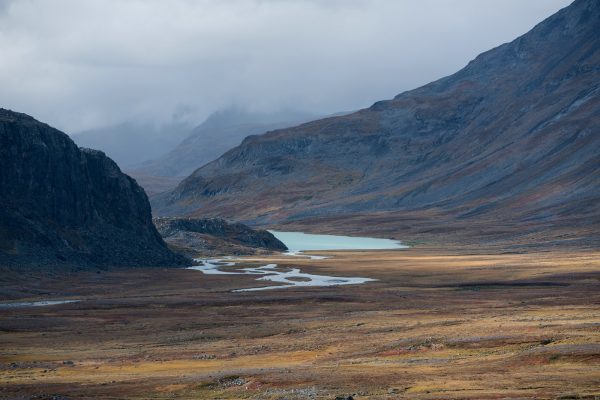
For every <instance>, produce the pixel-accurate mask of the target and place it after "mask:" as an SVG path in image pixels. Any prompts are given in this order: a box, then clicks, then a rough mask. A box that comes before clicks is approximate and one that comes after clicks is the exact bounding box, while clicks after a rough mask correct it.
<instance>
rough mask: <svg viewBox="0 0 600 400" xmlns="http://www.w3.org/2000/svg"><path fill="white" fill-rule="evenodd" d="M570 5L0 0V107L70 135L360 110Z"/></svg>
mask: <svg viewBox="0 0 600 400" xmlns="http://www.w3.org/2000/svg"><path fill="white" fill-rule="evenodd" d="M569 3H571V1H569V0H548V1H539V0H528V1H523V0H519V1H517V0H510V1H504V0H502V1H500V0H495V1H488V2H480V1H475V0H462V1H457V0H444V1H433V0H428V1H422V2H419V3H418V4H416V3H413V2H409V1H366V0H352V1H344V2H342V1H332V2H320V1H316V0H306V1H299V2H292V1H269V0H251V1H239V0H232V1H198V2H189V1H186V0H176V1H170V2H168V3H167V2H160V1H116V0H109V1H91V0H88V1H70V0H58V1H53V2H44V1H41V0H32V1H10V0H4V1H0V49H1V50H2V54H3V57H2V58H1V59H0V84H1V85H2V88H3V90H2V92H1V94H0V106H1V107H4V108H9V109H13V110H15V111H19V112H24V113H27V114H30V115H33V116H34V117H36V118H37V119H39V120H41V121H43V122H46V123H49V124H51V125H53V126H55V127H57V128H59V129H61V130H64V131H66V132H67V133H76V132H80V131H83V130H87V129H94V128H100V127H106V126H110V125H114V124H119V123H122V122H125V121H129V122H144V123H159V124H164V123H169V122H187V123H190V124H197V123H200V122H201V121H202V120H203V119H204V118H206V117H207V116H208V115H209V114H211V113H212V112H214V111H217V110H220V109H223V108H228V107H232V106H236V107H240V108H242V109H247V110H250V111H257V112H269V111H274V110H280V109H291V110H298V111H303V112H307V113H314V114H320V115H324V114H329V113H335V112H338V111H347V110H353V109H359V108H363V107H367V106H369V105H370V104H372V103H373V102H375V101H377V100H381V99H386V98H391V97H393V96H395V95H396V94H398V93H400V92H402V91H405V90H409V89H412V88H415V87H418V86H421V85H423V84H426V83H428V82H430V81H433V80H435V79H438V78H440V77H442V76H445V75H448V74H451V73H453V72H455V71H456V70H458V69H460V68H462V67H463V66H464V65H466V64H467V62H468V61H469V60H471V59H473V58H474V57H475V56H476V55H477V54H479V53H481V52H483V51H486V50H488V49H490V48H492V47H495V46H498V45H500V44H502V43H505V42H508V41H511V40H513V39H514V38H516V37H517V36H519V35H521V34H523V33H525V32H527V31H528V30H529V29H531V28H532V27H533V26H534V25H535V24H537V23H539V22H540V21H542V20H543V19H545V18H546V17H548V16H550V15H551V14H553V13H555V12H556V11H557V10H558V9H560V8H562V7H564V6H567V5H568V4H569ZM334 22H335V23H334Z"/></svg>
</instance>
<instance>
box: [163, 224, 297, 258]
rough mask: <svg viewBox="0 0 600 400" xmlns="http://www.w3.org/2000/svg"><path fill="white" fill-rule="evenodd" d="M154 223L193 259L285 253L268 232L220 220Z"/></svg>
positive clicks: (166, 236) (180, 249) (165, 236)
mask: <svg viewBox="0 0 600 400" xmlns="http://www.w3.org/2000/svg"><path fill="white" fill-rule="evenodd" d="M154 224H155V225H156V227H157V229H158V231H159V232H160V234H161V235H162V237H163V239H165V241H166V242H167V243H169V244H170V245H171V246H173V247H175V248H177V249H178V250H179V251H183V252H185V253H186V254H188V255H190V256H194V257H198V256H214V255H249V254H257V253H261V252H268V251H285V250H287V247H286V246H285V244H283V243H282V242H281V241H280V240H279V239H277V238H276V237H275V236H273V234H272V233H270V232H268V231H265V230H255V229H252V228H250V227H248V226H246V225H244V224H240V223H229V222H227V221H225V220H223V219H220V218H155V219H154Z"/></svg>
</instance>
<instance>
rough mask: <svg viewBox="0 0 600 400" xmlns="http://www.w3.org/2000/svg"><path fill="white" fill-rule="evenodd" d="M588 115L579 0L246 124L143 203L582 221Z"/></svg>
mask: <svg viewBox="0 0 600 400" xmlns="http://www.w3.org/2000/svg"><path fill="white" fill-rule="evenodd" d="M599 129H600V2H598V1H595V0H577V1H575V2H574V3H573V4H571V5H570V6H569V7H567V8H565V9H563V10H561V11H559V12H558V13H556V14H555V15H553V16H551V17H550V18H548V19H547V20H545V21H543V22H542V23H540V24H539V25H537V26H536V27H535V28H534V29H532V30H531V31H530V32H528V33H527V34H525V35H524V36H522V37H520V38H518V39H516V40H514V41H513V42H511V43H507V44H504V45H502V46H499V47H497V48H495V49H493V50H490V51H488V52H486V53H483V54H481V55H479V56H478V57H477V58H476V59H475V60H473V61H472V62H470V63H469V64H468V65H467V66H466V67H465V68H464V69H462V70H460V71H459V72H457V73H456V74H454V75H451V76H449V77H446V78H443V79H440V80H438V81H436V82H433V83H431V84H428V85H426V86H423V87H421V88H418V89H416V90H412V91H409V92H405V93H402V94H400V95H398V96H397V97H395V98H394V99H392V100H388V101H381V102H378V103H375V104H374V105H373V106H371V107H370V108H368V109H364V110H361V111H359V112H356V113H353V114H350V115H346V116H341V117H335V118H328V119H323V120H319V121H314V122H310V123H307V124H304V125H301V126H298V127H295V128H291V129H283V130H279V131H274V132H270V133H268V134H265V135H261V136H253V137H249V138H247V139H246V140H244V142H243V143H242V144H241V145H240V146H238V147H236V148H235V149H233V150H231V151H229V152H227V153H226V154H224V155H223V156H222V157H221V158H219V159H217V160H216V161H214V162H212V163H210V164H208V165H206V166H204V167H202V168H200V169H198V170H197V171H195V172H194V173H193V174H192V175H190V176H189V177H188V178H186V179H185V180H184V181H183V182H182V183H181V184H180V185H179V186H178V187H177V188H176V189H175V190H173V191H172V192H171V193H168V194H165V195H163V196H161V197H159V198H157V199H156V200H155V202H154V206H155V213H157V214H159V215H195V214H199V213H200V214H202V215H203V216H220V217H225V218H228V217H233V216H235V217H236V218H237V219H238V220H243V221H245V222H249V223H253V224H259V225H260V224H262V225H275V224H286V223H287V224H295V225H296V226H299V225H301V224H302V223H306V224H310V226H311V227H312V228H311V229H313V230H315V229H318V230H323V229H324V230H327V229H330V227H334V226H335V227H343V226H345V227H351V228H352V229H354V230H356V231H360V232H363V233H364V232H368V231H371V232H373V233H380V234H381V233H383V232H385V233H386V234H390V233H399V232H401V231H406V230H410V229H412V230H415V231H419V229H420V228H419V226H422V227H424V228H423V229H421V230H420V231H421V232H425V231H428V232H434V231H436V232H445V231H452V230H453V229H454V230H455V231H456V229H458V228H457V227H459V226H460V227H463V228H464V227H466V226H471V225H477V226H478V227H479V228H478V229H475V230H472V231H471V236H481V235H482V233H484V234H487V233H489V232H490V231H491V230H496V227H498V226H500V225H502V226H504V227H506V230H507V232H510V233H511V234H513V235H514V233H515V232H516V231H518V230H520V229H523V230H528V229H534V227H533V226H534V225H535V226H536V227H537V226H543V227H544V229H549V228H556V229H558V227H565V226H566V227H576V228H577V229H579V228H581V229H583V231H585V232H590V229H591V232H593V231H594V229H595V228H594V227H597V226H600V207H599V206H598V204H600V134H599V132H598V131H599ZM382 213H383V214H382ZM361 215H362V216H365V218H358V217H357V216H361ZM382 215H383V216H382ZM432 220H436V221H438V224H437V225H436V224H435V223H433V222H432ZM366 221H368V223H366ZM394 221H397V223H394ZM379 222H381V225H382V226H385V227H386V228H385V229H384V230H378V228H377V226H375V227H374V226H373V225H374V224H375V225H377V224H378V223H379ZM440 224H441V225H440ZM461 229H462V228H461ZM503 229H504V228H503ZM535 229H537V228H535ZM561 229H562V228H561ZM571 231H573V230H572V229H571ZM559 236H560V234H559Z"/></svg>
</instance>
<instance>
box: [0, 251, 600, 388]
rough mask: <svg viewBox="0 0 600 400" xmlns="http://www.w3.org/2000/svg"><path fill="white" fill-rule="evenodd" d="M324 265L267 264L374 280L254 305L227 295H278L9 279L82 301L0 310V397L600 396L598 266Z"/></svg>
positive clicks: (338, 260)
mask: <svg viewBox="0 0 600 400" xmlns="http://www.w3.org/2000/svg"><path fill="white" fill-rule="evenodd" d="M330 255H331V256H333V257H332V258H330V259H326V260H308V259H301V258H293V259H292V258H289V257H282V256H271V257H268V260H267V261H269V262H275V263H279V264H281V265H289V266H292V265H294V266H301V268H302V269H303V270H306V271H308V272H317V273H318V272H322V273H327V274H328V275H340V276H344V275H346V276H356V275H358V276H366V277H372V278H376V279H378V281H376V282H373V283H369V284H366V285H359V286H345V287H331V288H310V289H306V288H297V289H295V288H294V289H282V290H275V291H265V292H251V293H231V292H230V290H231V289H235V288H242V287H251V286H256V285H260V284H264V285H269V283H268V282H265V283H258V282H256V281H254V278H255V277H252V276H208V275H202V274H201V273H199V272H197V271H189V270H164V269H159V270H151V269H142V270H127V271H113V272H102V273H99V274H97V273H92V272H80V273H77V274H73V275H70V276H69V277H68V278H65V277H60V276H50V277H48V276H46V277H35V279H34V277H31V278H28V280H27V282H25V283H23V282H21V283H18V282H13V283H10V282H8V281H6V282H4V283H3V285H4V292H10V293H15V292H21V293H25V292H27V291H28V297H33V298H42V297H53V298H56V297H65V296H67V297H68V296H72V297H76V298H80V299H82V300H83V301H82V302H81V303H72V304H65V305H60V306H51V307H43V308H27V309H20V310H0V329H1V331H0V344H1V352H0V363H1V364H0V365H1V367H0V368H1V369H0V382H1V383H0V387H1V389H0V398H19V397H24V398H28V396H34V395H37V396H42V395H47V396H50V395H64V396H67V395H68V396H71V397H73V398H139V399H142V398H157V399H163V398H202V399H213V398H222V399H239V398H251V399H283V398H286V399H295V398H298V399H304V398H317V399H321V398H322V399H333V398H335V396H338V395H346V396H347V395H354V398H356V399H361V398H365V399H387V398H407V399H409V398H410V399H413V398H414V399H440V398H444V399H447V398H461V399H463V398H468V399H485V398H489V399H491V398H594V396H600V290H599V289H600V253H595V252H575V251H569V252H561V251H548V252H540V253H527V254H495V255H486V254H477V255H469V254H460V253H449V252H441V251H437V250H422V249H421V250H419V249H411V250H405V251H378V252H337V253H330ZM259 262H260V261H258V260H256V259H253V260H251V261H247V263H249V264H252V263H259ZM44 291H45V292H48V293H47V294H45V295H43V294H42V292H44Z"/></svg>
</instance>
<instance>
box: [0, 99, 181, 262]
mask: <svg viewBox="0 0 600 400" xmlns="http://www.w3.org/2000/svg"><path fill="white" fill-rule="evenodd" d="M0 204H1V207H0V265H14V266H22V267H26V266H39V265H55V264H68V265H76V266H170V265H181V264H182V263H185V262H186V260H185V258H183V257H181V256H177V255H175V254H174V253H172V252H171V251H170V250H169V249H168V248H167V246H166V245H165V243H164V242H163V240H162V239H161V237H160V235H159V234H158V232H157V231H156V228H155V227H154V225H153V224H152V217H151V212H150V204H149V203H148V198H147V197H146V194H145V193H144V191H143V189H142V188H141V187H140V186H138V185H137V183H136V182H135V180H133V179H131V178H130V177H128V176H127V175H125V174H123V173H122V172H121V170H120V169H119V167H118V166H117V165H116V164H115V163H114V162H113V161H112V160H111V159H109V158H108V157H106V156H105V155H104V153H102V152H100V151H95V150H90V149H80V148H78V147H77V146H76V145H75V143H74V142H73V141H72V140H71V139H70V138H69V137H68V136H67V135H66V134H64V133H62V132H60V131H58V130H56V129H54V128H52V127H50V126H48V125H46V124H43V123H41V122H38V121H36V120H35V119H33V118H32V117H30V116H28V115H25V114H20V113H16V112H13V111H9V110H4V109H0Z"/></svg>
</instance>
